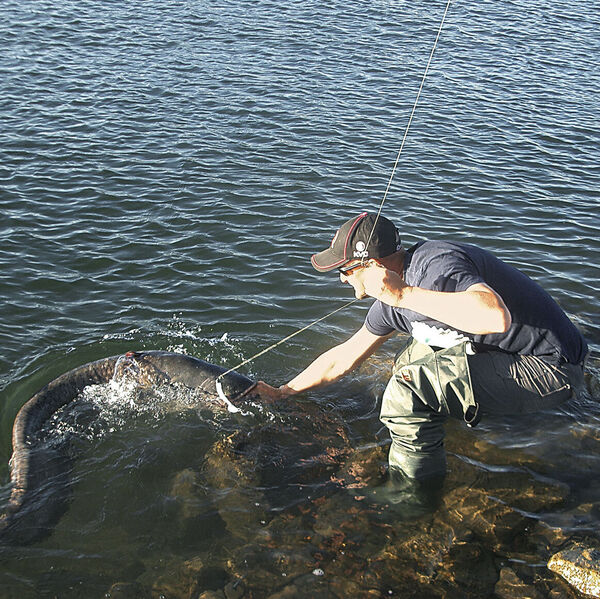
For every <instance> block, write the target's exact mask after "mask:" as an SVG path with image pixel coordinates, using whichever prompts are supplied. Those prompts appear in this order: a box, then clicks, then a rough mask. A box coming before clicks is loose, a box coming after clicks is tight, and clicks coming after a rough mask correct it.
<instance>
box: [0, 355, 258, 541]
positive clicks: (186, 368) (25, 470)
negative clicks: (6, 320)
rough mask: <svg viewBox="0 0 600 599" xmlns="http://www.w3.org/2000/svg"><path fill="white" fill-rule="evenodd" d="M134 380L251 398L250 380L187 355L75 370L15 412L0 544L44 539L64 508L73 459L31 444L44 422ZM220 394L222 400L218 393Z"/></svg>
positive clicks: (125, 358)
mask: <svg viewBox="0 0 600 599" xmlns="http://www.w3.org/2000/svg"><path fill="white" fill-rule="evenodd" d="M115 379H117V380H133V381H134V382H135V383H136V384H138V385H140V386H142V387H152V386H156V385H161V384H180V385H184V386H186V387H189V388H191V389H196V390H199V391H202V392H203V393H206V394H207V395H208V396H212V397H215V398H216V397H219V396H221V395H222V394H225V396H226V399H227V401H228V403H230V405H228V406H227V407H228V408H229V409H230V408H231V405H233V404H231V401H234V400H236V399H237V398H240V397H241V396H243V395H248V394H250V393H251V391H252V389H253V388H254V387H255V386H256V382H255V381H253V380H252V379H250V378H248V377H246V376H244V375H242V374H240V373H238V372H235V371H231V370H227V369H225V368H223V367H221V366H217V365H215V364H211V363H210V362H205V361H204V360H200V359H198V358H195V357H193V356H189V355H187V354H180V353H174V352H166V351H142V352H127V353H126V354H123V355H118V356H111V357H108V358H103V359H100V360H97V361H95V362H90V363H87V364H84V365H82V366H79V367H78V368H75V369H73V370H70V371H69V372H66V373H65V374H62V375H61V376H59V377H58V378H56V379H54V380H53V381H51V382H49V383H48V384H47V385H45V386H44V387H43V388H42V389H41V390H40V391H38V393H36V394H35V395H34V396H33V397H32V398H31V399H29V400H28V401H27V402H26V403H25V404H24V405H23V407H22V408H21V409H20V410H19V412H18V413H17V416H16V418H15V421H14V425H13V429H12V448H13V452H12V456H11V459H10V478H11V487H12V488H11V493H10V497H9V499H8V502H7V505H6V506H5V508H4V512H3V513H1V514H0V545H26V544H30V543H33V542H35V541H37V540H40V539H42V538H44V537H46V536H48V535H49V534H51V532H52V530H53V529H54V527H55V526H56V524H57V523H58V521H59V520H60V518H61V517H62V515H63V514H64V513H65V512H66V510H67V509H68V503H69V498H70V494H71V481H70V478H71V477H70V474H71V472H72V467H73V459H74V458H73V456H72V455H71V451H70V450H69V444H68V443H66V444H65V443H63V444H60V445H57V446H56V447H54V446H52V445H48V444H44V445H43V446H40V445H39V444H36V438H39V433H40V431H41V430H42V428H43V427H44V425H45V424H46V423H47V421H48V420H49V419H50V418H51V417H52V415H53V414H55V413H56V412H57V411H58V410H60V409H62V408H64V407H65V406H68V404H69V403H70V402H73V401H74V400H76V399H77V398H78V397H79V396H80V395H81V393H82V392H83V390H84V389H85V388H86V387H88V386H90V385H101V384H106V383H110V382H111V380H115ZM219 388H220V389H221V395H220V392H219Z"/></svg>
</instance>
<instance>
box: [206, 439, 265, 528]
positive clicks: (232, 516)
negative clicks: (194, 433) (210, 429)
mask: <svg viewBox="0 0 600 599" xmlns="http://www.w3.org/2000/svg"><path fill="white" fill-rule="evenodd" d="M245 441H246V439H245V436H244V434H243V433H233V434H232V435H230V436H228V437H225V438H224V439H222V440H220V441H217V442H216V443H215V444H214V445H213V446H212V447H211V449H210V450H209V451H208V453H207V454H206V458H205V464H204V475H205V477H206V481H207V482H208V484H209V485H210V486H211V487H212V488H213V489H214V490H215V492H216V494H217V498H216V501H215V503H216V504H217V509H218V511H219V516H220V517H221V519H222V520H223V522H225V526H226V527H227V530H228V531H229V532H230V533H231V534H232V535H233V536H234V537H237V538H239V539H243V540H250V539H252V538H254V537H255V536H256V534H257V532H258V531H259V530H260V528H261V527H263V526H264V525H265V524H266V523H267V521H268V516H267V513H268V509H269V507H268V503H267V500H266V498H265V496H264V494H263V493H262V491H261V490H260V488H261V483H260V474H259V473H258V472H257V471H256V464H255V462H254V461H253V460H252V459H250V458H248V457H247V456H246V455H244V452H243V449H244V445H245Z"/></svg>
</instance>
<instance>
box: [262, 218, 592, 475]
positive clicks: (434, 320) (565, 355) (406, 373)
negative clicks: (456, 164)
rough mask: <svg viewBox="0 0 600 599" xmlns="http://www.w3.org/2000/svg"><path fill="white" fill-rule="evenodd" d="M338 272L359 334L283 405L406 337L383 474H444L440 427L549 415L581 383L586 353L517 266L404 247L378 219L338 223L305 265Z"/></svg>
mask: <svg viewBox="0 0 600 599" xmlns="http://www.w3.org/2000/svg"><path fill="white" fill-rule="evenodd" d="M311 262H312V265H313V267H314V268H316V269H317V270H318V271H320V272H327V271H330V270H333V269H338V271H339V273H340V279H341V281H342V282H343V283H349V284H350V285H351V286H352V287H353V288H354V292H355V295H356V297H357V298H359V299H360V298H364V297H367V296H370V297H373V298H375V300H376V301H375V303H374V304H373V305H372V306H371V308H370V310H369V312H368V314H367V317H366V320H365V323H364V325H363V326H362V327H361V328H360V329H359V330H358V331H357V332H356V333H355V334H354V335H353V336H352V337H351V338H350V339H349V340H348V341H346V342H344V343H342V344H340V345H338V346H336V347H334V348H332V349H330V350H329V351H326V352H325V353H324V354H322V355H321V356H319V357H318V358H317V359H316V360H315V361H314V362H313V363H312V364H310V365H309V366H308V367H307V368H306V369H305V370H304V371H303V372H301V373H300V374H298V376H296V377H295V378H293V379H292V380H291V381H290V382H289V383H287V384H285V385H282V386H281V387H279V388H274V387H271V386H269V385H267V384H266V383H264V382H262V381H261V382H260V383H259V385H258V392H259V393H260V394H261V395H262V396H263V397H267V398H271V399H281V398H286V397H289V396H290V395H293V394H295V393H300V392H302V391H307V390H309V389H313V388H315V387H318V386H320V385H324V384H327V383H331V382H333V381H336V380H338V379H339V378H341V377H342V376H344V375H345V374H347V373H348V372H350V371H351V370H352V369H354V368H356V367H357V366H358V365H359V364H361V363H362V362H363V361H364V360H366V359H367V358H368V357H369V356H370V355H371V354H372V353H373V352H375V351H376V350H377V349H378V348H379V347H380V346H381V345H382V344H383V343H384V342H385V341H386V340H387V339H389V338H390V337H391V336H393V335H394V334H395V333H396V332H397V331H402V332H405V333H409V334H410V335H411V337H410V338H409V340H408V341H407V343H406V344H405V346H404V348H403V349H402V350H401V351H400V352H399V354H398V355H397V357H396V362H395V366H394V373H393V375H392V377H391V379H390V381H389V383H388V385H387V388H386V390H385V393H384V395H383V399H382V407H381V416H380V417H381V420H382V421H383V422H384V423H385V424H386V426H387V427H388V428H389V430H390V435H391V438H392V445H391V447H390V452H389V463H390V467H391V468H392V469H396V468H397V469H399V470H401V472H402V473H403V474H404V475H405V476H407V477H409V478H413V479H426V478H428V477H432V476H439V475H443V474H444V473H445V469H446V457H445V450H444V446H443V439H444V427H443V425H444V422H445V420H446V419H447V418H448V416H453V417H458V418H462V419H464V420H465V421H466V422H467V423H468V424H470V425H471V426H474V425H476V424H477V422H478V421H479V419H480V418H482V417H484V418H485V417H486V416H487V415H491V414H515V413H516V414H518V413H525V412H534V411H536V410H541V409H544V408H551V407H554V406H557V405H559V404H560V403H562V402H564V401H566V400H567V399H569V398H570V397H571V396H572V395H573V393H574V390H575V389H577V388H578V387H579V386H581V385H582V384H583V365H584V360H585V356H586V353H587V345H586V342H585V340H584V339H583V337H582V336H581V334H580V333H579V332H578V330H577V329H576V328H575V326H574V325H573V324H572V323H571V321H570V320H569V319H568V317H567V316H566V315H565V313H564V312H563V311H562V310H561V309H560V307H559V306H558V304H556V302H555V301H554V300H553V299H552V298H551V297H550V296H549V295H548V294H547V293H546V292H545V291H544V290H543V289H542V288H541V287H540V286H539V285H537V284H536V283H535V282H533V281H532V280H531V279H529V278H528V277H527V276H526V275H524V274H523V273H521V272H520V271H518V270H517V269H516V268H513V267H512V266H509V265H507V264H505V263H504V262H502V261H501V260H499V259H497V258H495V257H494V256H493V255H492V254H490V253H489V252H487V251H485V250H483V249H480V248H478V247H476V246H474V245H469V244H464V243H454V242H446V241H423V242H420V243H417V244H416V245H414V246H413V247H411V248H410V249H408V250H405V249H403V248H402V246H401V241H400V236H399V234H398V231H397V229H396V227H395V226H394V225H393V223H391V222H390V221H389V220H387V219H386V218H384V217H383V216H376V215H371V214H368V213H366V212H365V213H362V214H360V215H358V216H355V217H354V218H351V219H350V220H348V221H347V222H346V223H344V224H343V225H342V226H341V227H340V229H339V230H338V231H337V233H336V234H335V237H334V238H333V241H332V242H331V246H330V247H329V248H327V249H326V250H324V251H322V252H320V253H318V254H315V255H313V256H312V258H311Z"/></svg>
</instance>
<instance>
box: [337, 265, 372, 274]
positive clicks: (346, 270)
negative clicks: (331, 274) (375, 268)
mask: <svg viewBox="0 0 600 599" xmlns="http://www.w3.org/2000/svg"><path fill="white" fill-rule="evenodd" d="M366 266H367V265H366V264H363V263H362V262H359V263H358V264H352V265H351V266H340V267H339V268H338V271H339V272H340V273H341V274H343V275H344V276H345V277H347V276H348V275H351V274H352V273H353V272H354V271H355V270H358V269H359V268H365V267H366Z"/></svg>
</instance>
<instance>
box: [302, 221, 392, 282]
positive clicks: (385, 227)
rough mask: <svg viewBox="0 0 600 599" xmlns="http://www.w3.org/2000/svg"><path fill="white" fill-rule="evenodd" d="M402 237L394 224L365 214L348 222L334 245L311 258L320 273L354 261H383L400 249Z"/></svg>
mask: <svg viewBox="0 0 600 599" xmlns="http://www.w3.org/2000/svg"><path fill="white" fill-rule="evenodd" d="M400 244H401V241H400V235H399V233H398V230H397V229H396V227H395V225H394V223H392V222H391V221H390V220H388V219H387V218H385V217H383V216H381V215H379V217H377V215H376V214H370V213H368V212H363V213H362V214H359V215H358V216H355V217H354V218H351V219H350V220H347V221H346V222H345V223H344V224H343V225H342V226H341V227H340V228H339V229H338V230H337V232H336V234H335V236H334V237H333V241H332V242H331V245H330V246H329V247H328V248H327V249H326V250H323V251H322V252H319V253H318V254H314V255H313V256H311V259H310V261H311V264H312V265H313V266H314V268H316V269H317V270H318V271H320V272H327V271H330V270H333V269H334V268H340V266H343V265H344V264H346V263H347V262H350V261H351V260H369V259H371V258H384V257H385V256H389V255H390V254H393V253H394V252H396V251H397V250H399V249H400Z"/></svg>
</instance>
